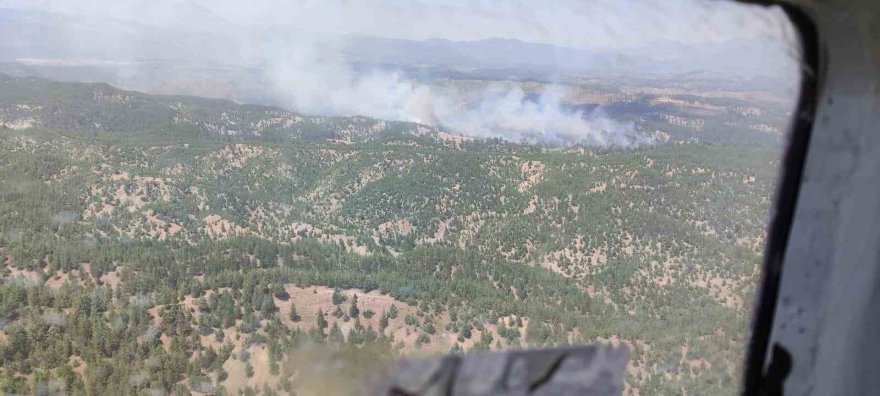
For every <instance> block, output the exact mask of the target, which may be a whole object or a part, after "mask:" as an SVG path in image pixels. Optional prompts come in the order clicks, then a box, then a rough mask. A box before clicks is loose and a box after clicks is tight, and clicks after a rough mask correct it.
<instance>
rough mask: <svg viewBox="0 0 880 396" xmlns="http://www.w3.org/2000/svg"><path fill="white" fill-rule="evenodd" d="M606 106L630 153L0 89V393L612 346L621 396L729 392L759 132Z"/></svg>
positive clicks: (336, 377)
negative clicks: (619, 350)
mask: <svg viewBox="0 0 880 396" xmlns="http://www.w3.org/2000/svg"><path fill="white" fill-rule="evenodd" d="M614 106H617V107H614ZM638 106H642V107H641V108H637V107H638ZM615 108H617V109H618V110H619V112H618V113H614V111H613V110H614V109H615ZM608 109H609V110H611V111H612V113H614V114H616V115H617V116H620V117H624V118H626V117H629V118H630V119H632V120H634V122H637V123H638V125H639V127H640V128H642V129H643V130H644V131H645V132H644V133H646V134H650V135H651V136H652V137H653V138H654V140H655V144H653V145H648V146H643V147H633V148H612V149H603V150H598V149H591V148H589V147H582V146H579V145H575V146H568V147H542V146H534V145H524V144H515V143H510V142H504V141H501V140H479V139H473V138H469V137H466V136H459V135H458V134H457V133H447V132H448V131H447V132H443V131H440V130H438V129H436V128H432V127H428V126H424V125H419V124H414V123H406V122H389V121H382V120H374V119H369V118H363V117H348V118H329V117H313V116H306V115H302V114H297V113H294V112H290V111H287V110H282V109H277V108H269V107H261V106H251V105H239V104H235V103H232V102H227V101H219V100H207V99H199V98H192V97H164V96H149V95H144V94H139V93H134V92H126V91H120V90H116V89H114V88H112V87H109V86H107V85H101V84H63V83H55V82H50V81H48V80H41V79H33V78H13V77H7V76H2V77H0V231H2V232H0V259H2V260H4V262H5V264H4V266H3V268H2V270H0V279H2V285H0V392H5V393H18V394H29V393H57V392H67V393H69V394H119V395H123V394H141V393H145V392H148V391H160V392H174V393H176V394H190V392H201V393H210V394H238V393H239V392H243V393H244V394H266V395H274V394H288V393H290V394H293V393H294V392H295V393H296V394H299V395H309V394H325V393H322V392H326V390H327V389H333V390H334V391H336V392H339V393H357V392H362V391H364V390H365V389H368V386H367V384H370V383H372V382H371V381H372V379H373V378H375V376H376V375H377V373H381V370H382V368H383V367H384V366H385V364H387V363H389V362H391V361H393V359H395V358H397V357H398V356H400V355H412V354H420V353H446V352H449V351H459V352H467V351H477V350H484V349H500V348H521V347H536V346H542V345H551V344H567V343H588V342H608V343H615V344H621V343H622V344H625V345H627V346H629V348H630V349H631V353H632V359H631V362H630V366H629V368H628V372H627V379H626V386H627V389H626V392H627V393H629V394H641V395H650V394H659V393H663V394H670V393H686V394H719V393H723V392H730V390H731V389H735V388H736V387H735V382H736V380H737V378H739V374H740V373H739V372H740V359H741V354H742V348H743V345H744V341H745V339H746V324H747V317H748V315H749V310H750V306H751V300H752V293H753V290H754V285H755V282H756V281H757V279H758V275H759V274H758V264H759V262H760V257H761V250H762V249H763V241H764V237H765V229H764V227H765V222H766V217H767V210H768V206H769V201H770V197H771V194H772V191H773V188H772V186H773V183H774V181H775V169H776V167H777V163H778V156H779V149H778V147H777V145H776V144H775V143H776V142H778V140H779V137H780V135H779V131H780V130H782V129H783V128H784V126H783V125H782V122H783V121H784V113H781V112H780V110H779V108H777V107H773V106H772V105H769V104H766V103H761V102H752V101H748V100H746V99H731V98H726V99H718V98H694V97H687V96H676V97H670V96H666V95H664V96H643V97H638V98H632V97H629V98H625V100H622V101H620V102H616V103H614V104H611V105H609V107H608ZM748 125H759V126H757V127H754V128H752V127H742V126H748ZM761 125H763V127H760V126H761ZM740 127H742V128H741V129H743V130H744V132H743V134H742V139H737V138H734V137H733V136H734V135H732V132H731V131H733V130H736V129H737V128H740ZM725 128H727V129H725ZM701 137H705V138H704V139H701ZM328 387H332V388H328Z"/></svg>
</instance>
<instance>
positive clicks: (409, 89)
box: [264, 40, 651, 147]
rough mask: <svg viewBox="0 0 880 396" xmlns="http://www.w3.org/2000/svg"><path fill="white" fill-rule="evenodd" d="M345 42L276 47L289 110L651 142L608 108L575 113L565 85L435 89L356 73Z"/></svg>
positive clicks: (492, 131)
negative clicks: (345, 54)
mask: <svg viewBox="0 0 880 396" xmlns="http://www.w3.org/2000/svg"><path fill="white" fill-rule="evenodd" d="M343 45H344V43H343V42H342V41H338V40H335V41H334V40H323V41H318V40H316V41H307V40H306V41H299V42H297V43H295V44H287V45H285V46H284V47H283V48H269V49H267V52H266V53H264V55H265V56H266V59H265V62H266V64H267V67H266V69H265V70H266V74H265V76H266V80H267V81H266V83H267V86H269V87H271V90H272V92H273V93H274V95H275V96H276V97H277V98H278V100H279V101H280V102H281V103H282V104H283V105H285V106H286V107H289V108H292V109H295V110H297V111H300V112H303V113H307V114H318V115H333V116H350V115H362V116H368V117H373V118H379V119H387V120H396V121H411V122H418V123H422V124H427V125H431V126H437V127H443V128H445V129H448V130H451V131H452V132H455V133H460V134H463V135H467V136H475V137H486V138H502V139H505V140H511V141H528V142H542V143H552V144H566V143H581V144H586V145H590V146H597V147H611V146H618V147H622V146H631V145H642V144H649V143H651V139H650V138H649V137H648V136H646V135H643V134H641V133H639V132H638V131H636V129H635V126H634V125H633V123H631V122H621V121H617V120H614V119H612V118H610V117H608V116H607V115H606V114H605V113H604V112H602V111H601V110H594V111H589V112H585V111H582V110H573V109H571V108H570V106H566V104H565V103H564V101H563V95H562V91H561V89H560V88H559V87H555V86H548V87H545V88H543V89H542V90H541V91H539V92H526V91H525V90H523V89H522V88H521V87H519V86H518V85H516V84H509V83H507V84H505V83H490V84H488V85H487V86H485V87H482V88H476V89H477V92H473V90H474V88H468V89H465V88H461V87H456V86H455V85H454V84H452V85H440V84H430V83H425V82H422V81H419V80H417V79H414V78H409V77H407V76H406V75H405V74H404V73H402V72H400V71H398V70H394V69H388V68H381V67H372V68H370V69H369V70H367V71H360V70H354V68H353V67H351V66H350V65H349V64H348V63H347V62H346V60H345V59H344V57H343V56H342V55H341V51H340V48H341V47H342V46H343Z"/></svg>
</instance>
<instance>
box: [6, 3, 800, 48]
mask: <svg viewBox="0 0 880 396" xmlns="http://www.w3.org/2000/svg"><path fill="white" fill-rule="evenodd" d="M0 6H6V7H15V8H31V9H41V10H49V11H56V12H63V13H69V14H75V15H83V16H99V17H112V18H115V19H119V20H124V21H137V22H139V23H143V24H147V25H156V26H169V25H170V26H176V27H184V26H191V27H194V28H207V29H211V28H216V27H217V26H218V25H222V24H225V23H229V24H231V25H236V26H239V27H259V26H270V25H271V26H275V25H281V26H285V27H288V28H289V27H293V28H296V29H301V30H307V31H315V32H323V33H334V34H339V33H342V34H348V33H355V34H357V33H360V34H370V35H376V36H384V37H394V38H409V39H427V38H445V39H450V40H475V39H482V38H491V37H503V38H516V39H520V40H523V41H531V42H542V43H550V44H556V45H563V46H571V47H580V48H590V47H614V46H638V45H643V44H647V43H649V42H651V41H653V40H657V39H669V40H674V41H681V42H717V41H724V40H728V39H732V38H736V37H756V36H764V37H779V36H782V35H785V34H790V32H786V31H785V29H787V28H788V27H787V24H785V23H783V22H782V20H783V19H782V13H781V12H780V11H778V10H768V9H765V8H763V7H759V6H748V5H743V4H738V3H734V2H732V1H722V0H719V1H708V0H537V1H523V0H508V1H486V0H483V1H480V0H416V1H404V0H299V1H296V0H294V1H283V0H248V1H242V0H113V1H107V0H73V1H71V0H0ZM215 22H218V23H215Z"/></svg>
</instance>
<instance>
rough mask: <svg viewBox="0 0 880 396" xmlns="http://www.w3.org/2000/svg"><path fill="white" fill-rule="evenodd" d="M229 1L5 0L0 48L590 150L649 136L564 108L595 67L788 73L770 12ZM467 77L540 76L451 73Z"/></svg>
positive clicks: (681, 6) (217, 91) (729, 76)
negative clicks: (472, 83)
mask: <svg viewBox="0 0 880 396" xmlns="http://www.w3.org/2000/svg"><path fill="white" fill-rule="evenodd" d="M236 4H237V3H235V2H217V3H214V2H204V3H199V2H196V1H183V0H181V1H172V2H160V3H159V5H156V6H153V5H152V4H150V5H149V6H148V5H147V4H146V3H143V2H140V1H122V2H114V4H113V5H112V6H110V7H107V6H106V5H104V4H103V3H102V2H85V3H83V4H80V3H79V2H77V4H76V5H73V4H72V3H69V2H62V1H38V2H20V1H14V0H12V1H10V0H6V1H4V2H0V21H2V22H3V24H2V27H0V29H3V30H2V33H3V34H4V37H16V40H7V41H4V42H3V44H2V47H0V59H2V60H5V61H6V62H12V63H18V64H24V65H28V66H30V67H31V68H32V69H35V70H38V71H39V72H42V73H43V75H47V76H50V77H51V76H52V74H51V73H52V71H57V70H58V69H64V70H67V69H77V72H75V73H73V76H74V77H73V78H75V79H77V80H80V81H82V80H95V81H104V82H109V83H112V84H114V85H117V86H120V87H122V88H130V89H136V90H141V91H146V92H153V93H164V94H178V93H184V94H196V95H200V96H210V97H219V98H226V99H233V100H236V101H239V102H247V103H260V104H269V105H280V106H283V107H286V108H289V109H292V110H296V111H301V112H304V113H309V114H316V115H341V116H346V115H364V116H368V117H375V118H382V119H390V120H400V121H413V122H420V123H424V124H428V125H432V126H443V127H447V128H449V129H450V130H451V131H453V132H455V133H461V134H466V135H470V136H479V137H501V138H504V139H508V140H513V141H519V140H523V139H527V140H534V141H543V142H550V143H584V144H588V145H592V146H600V147H608V146H629V145H640V144H650V143H652V140H651V138H650V137H647V136H643V135H641V134H638V133H636V132H635V130H634V126H633V124H632V123H629V122H625V121H620V120H617V119H615V118H613V117H609V116H608V115H607V114H606V113H605V112H603V111H601V109H599V111H595V110H596V109H580V108H572V107H571V106H566V104H575V105H577V104H579V103H568V101H567V99H568V98H567V97H566V95H571V89H569V88H570V86H571V85H572V84H580V83H592V82H595V81H596V80H597V79H599V77H601V80H602V82H603V83H607V82H610V81H615V80H613V79H616V81H617V82H622V83H623V84H624V85H625V84H626V83H627V82H629V83H631V82H635V81H638V80H641V81H644V80H646V79H647V80H650V81H652V82H655V83H657V82H659V83H661V84H665V85H668V84H676V83H681V82H683V81H687V82H689V83H691V84H693V83H698V84H699V83H703V84H704V85H705V88H706V89H713V88H717V87H718V84H723V85H730V84H738V85H739V89H742V90H749V89H755V88H757V89H761V90H772V91H775V92H779V93H782V92H785V91H786V90H787V91H788V92H789V93H790V91H791V90H792V89H793V85H792V84H790V81H789V84H788V85H786V84H785V81H784V79H781V78H780V77H781V76H790V75H793V74H794V73H795V72H796V60H795V58H794V56H793V55H792V54H793V46H792V42H793V41H792V38H791V37H790V32H789V31H787V30H786V25H785V24H784V23H783V22H781V21H782V19H781V18H782V16H781V15H780V14H779V13H778V12H776V13H775V14H774V13H770V14H769V15H767V13H766V12H764V13H762V12H757V11H754V10H753V11H751V12H748V11H743V10H742V8H743V7H730V6H729V5H726V4H712V6H711V7H710V3H707V2H702V1H674V2H670V3H669V4H667V5H666V7H662V6H661V7H660V8H659V9H655V8H652V5H651V2H644V1H626V2H619V3H618V2H596V3H588V4H586V5H582V4H579V3H578V2H572V3H566V2H559V4H558V5H557V7H550V6H541V7H537V6H534V5H528V4H518V7H514V6H510V5H508V6H494V7H484V6H483V5H481V4H479V3H469V2H461V3H452V4H445V2H430V1H429V2H415V3H408V2H402V3H400V4H396V3H394V2H392V3H391V4H385V3H383V4H384V7H380V6H379V5H378V4H374V5H371V4H368V3H364V4H360V3H359V4H357V5H353V4H351V3H349V2H337V1H329V2H313V1H305V2H296V3H293V4H287V3H286V2H277V3H275V2H271V1H270V2H265V3H263V4H261V5H258V6H251V5H250V4H249V5H248V6H242V5H236ZM716 8H720V9H716ZM270 9H271V10H272V12H265V10H270ZM490 9H491V10H490ZM142 10H147V11H146V12H144V11H142ZM648 11H650V12H648ZM666 13H668V14H666ZM510 15H521V16H526V15H527V16H526V17H522V18H518V19H515V20H513V21H510V20H507V19H506V18H507V17H509V16H510ZM523 18H525V19H523ZM597 18H601V19H597ZM584 20H590V21H596V20H599V21H601V22H600V23H595V22H594V23H589V24H588V23H583V21H584ZM464 21H469V23H464ZM402 25H403V26H406V27H407V29H411V30H407V29H404V28H402V27H401V26H402ZM465 25H467V26H465ZM732 27H735V29H734V28H732ZM725 28H727V29H725ZM383 34H384V35H385V36H386V37H381V36H380V35H383ZM395 36H397V37H395ZM400 36H403V37H404V38H400ZM413 37H418V38H420V39H416V40H414V39H412V38H413ZM527 40H535V41H534V42H530V41H527ZM81 69H84V70H85V72H83V70H81ZM46 73H49V74H46ZM680 76H687V77H686V78H685V79H684V80H681V79H680V78H679V77H680ZM474 79H476V80H485V81H491V82H497V81H521V82H531V81H538V82H541V83H542V84H541V85H540V86H535V87H532V89H524V87H523V86H521V85H518V84H513V85H511V84H500V83H499V84H485V85H483V86H479V87H473V86H462V84H449V83H448V82H450V81H455V80H474ZM780 80H783V81H782V82H780ZM722 81H723V82H722ZM732 81H736V83H732Z"/></svg>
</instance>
